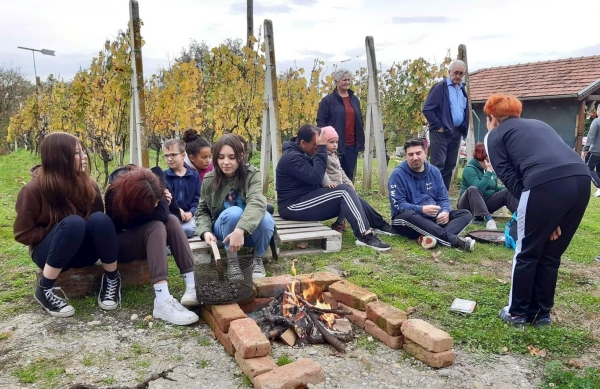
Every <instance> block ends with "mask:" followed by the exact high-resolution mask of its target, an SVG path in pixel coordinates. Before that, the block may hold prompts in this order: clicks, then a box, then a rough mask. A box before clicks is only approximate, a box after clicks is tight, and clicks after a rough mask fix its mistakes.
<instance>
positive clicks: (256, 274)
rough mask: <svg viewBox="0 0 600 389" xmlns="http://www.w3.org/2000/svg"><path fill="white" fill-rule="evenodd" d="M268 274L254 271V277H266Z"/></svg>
mask: <svg viewBox="0 0 600 389" xmlns="http://www.w3.org/2000/svg"><path fill="white" fill-rule="evenodd" d="M266 276H267V275H266V274H263V273H252V278H265V277H266Z"/></svg>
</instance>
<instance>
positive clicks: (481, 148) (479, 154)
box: [473, 142, 488, 161]
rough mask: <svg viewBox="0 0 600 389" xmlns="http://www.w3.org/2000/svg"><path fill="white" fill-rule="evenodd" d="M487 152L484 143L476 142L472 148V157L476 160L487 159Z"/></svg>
mask: <svg viewBox="0 0 600 389" xmlns="http://www.w3.org/2000/svg"><path fill="white" fill-rule="evenodd" d="M487 157H488V156H487V152H486V151H485V145H484V144H483V142H477V144H476V145H475V147H474V148H473V158H475V159H476V160H478V161H485V160H486V159H487Z"/></svg>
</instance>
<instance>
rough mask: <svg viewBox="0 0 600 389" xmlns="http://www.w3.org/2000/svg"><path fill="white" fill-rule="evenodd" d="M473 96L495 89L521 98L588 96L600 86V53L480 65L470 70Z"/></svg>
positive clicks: (481, 96)
mask: <svg viewBox="0 0 600 389" xmlns="http://www.w3.org/2000/svg"><path fill="white" fill-rule="evenodd" d="M469 82H470V84H471V100H472V101H485V100H487V98H488V97H489V96H490V95H491V94H493V93H507V94H512V95H515V96H517V97H519V98H535V97H549V96H565V97H566V96H572V97H581V95H583V96H587V95H588V94H590V93H591V92H593V91H594V90H595V89H598V88H600V55H594V56H590V57H579V58H565V59H559V60H555V61H544V62H530V63H526V64H518V65H510V66H501V67H497V68H486V69H479V70H476V71H474V72H473V73H470V74H469Z"/></svg>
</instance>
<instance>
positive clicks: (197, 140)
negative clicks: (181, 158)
mask: <svg viewBox="0 0 600 389" xmlns="http://www.w3.org/2000/svg"><path fill="white" fill-rule="evenodd" d="M182 139H183V141H184V142H185V152H186V153H187V155H188V156H190V155H198V153H199V152H200V150H202V149H203V148H205V147H208V148H209V149H210V148H211V145H210V142H209V141H208V140H207V139H206V138H205V137H203V136H200V135H198V132H197V131H196V130H194V129H193V128H188V129H187V130H185V131H184V132H183V136H182Z"/></svg>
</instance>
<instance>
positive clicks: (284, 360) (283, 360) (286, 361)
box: [277, 354, 294, 366]
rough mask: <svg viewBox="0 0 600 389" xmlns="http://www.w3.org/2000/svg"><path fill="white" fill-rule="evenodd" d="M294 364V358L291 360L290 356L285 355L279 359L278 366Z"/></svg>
mask: <svg viewBox="0 0 600 389" xmlns="http://www.w3.org/2000/svg"><path fill="white" fill-rule="evenodd" d="M292 362H294V361H292V358H290V356H289V355H287V354H283V355H282V356H280V357H279V358H277V366H283V365H289V364H290V363H292Z"/></svg>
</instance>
